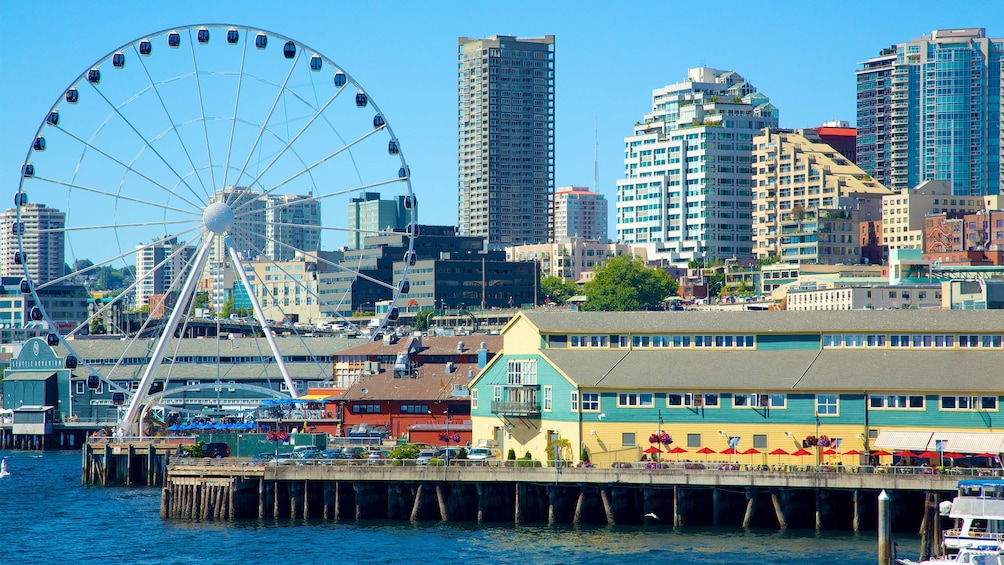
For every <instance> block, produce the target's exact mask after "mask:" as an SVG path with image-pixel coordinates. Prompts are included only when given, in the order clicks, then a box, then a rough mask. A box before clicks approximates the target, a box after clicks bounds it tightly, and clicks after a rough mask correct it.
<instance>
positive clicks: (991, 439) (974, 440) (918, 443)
mask: <svg viewBox="0 0 1004 565" xmlns="http://www.w3.org/2000/svg"><path fill="white" fill-rule="evenodd" d="M939 443H940V444H941V448H942V451H946V452H947V451H951V452H953V453H961V454H964V455H965V454H976V453H984V452H986V453H1002V452H1004V433H1000V434H998V433H991V432H907V431H898V430H889V431H882V432H879V436H878V438H877V439H876V440H875V442H874V443H872V446H873V447H877V448H880V449H909V450H911V451H937V450H938V445H939Z"/></svg>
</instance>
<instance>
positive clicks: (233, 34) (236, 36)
mask: <svg viewBox="0 0 1004 565" xmlns="http://www.w3.org/2000/svg"><path fill="white" fill-rule="evenodd" d="M240 38H241V34H240V32H239V31H237V29H236V28H230V29H228V30H227V43H229V44H231V45H233V44H235V43H237V42H238V41H239V40H240Z"/></svg>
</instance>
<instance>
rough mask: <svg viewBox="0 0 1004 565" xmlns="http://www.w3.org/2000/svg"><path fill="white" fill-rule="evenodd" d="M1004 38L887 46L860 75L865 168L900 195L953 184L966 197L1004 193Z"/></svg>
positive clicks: (942, 35)
mask: <svg viewBox="0 0 1004 565" xmlns="http://www.w3.org/2000/svg"><path fill="white" fill-rule="evenodd" d="M1002 58H1004V39H989V38H987V36H986V30H985V29H983V28H969V29H939V30H935V31H933V32H931V35H925V36H923V37H920V38H918V39H915V40H913V41H909V42H905V43H899V44H897V45H894V46H892V47H890V48H886V49H883V50H882V51H881V52H880V53H879V56H878V57H876V58H873V59H869V60H867V61H865V62H863V63H861V68H859V69H858V70H857V98H858V123H857V126H858V147H857V152H858V161H857V162H858V165H860V166H861V168H862V169H864V170H865V172H867V173H868V174H870V175H872V176H873V177H875V178H876V179H878V181H879V182H881V183H882V184H884V185H885V186H887V187H889V188H890V189H892V190H893V191H895V192H902V191H904V190H906V189H908V188H909V187H913V186H917V185H918V184H920V183H921V182H923V181H927V180H944V181H948V182H949V184H950V186H951V189H952V193H953V194H955V195H958V196H970V195H974V196H981V195H985V194H998V193H999V192H1000V190H1001V187H1002V186H1004V183H1002V178H1004V169H1002V167H1001V164H1002V162H1004V160H1002V155H1001V150H1002V147H1004V144H1002V140H1001V135H1002V127H1001V126H1002V124H1004V113H1002V112H1001V108H1002V106H1001V99H1002V90H1001V89H1002V84H1004V83H1002V80H1001V68H1002V67H1001V60H1002Z"/></svg>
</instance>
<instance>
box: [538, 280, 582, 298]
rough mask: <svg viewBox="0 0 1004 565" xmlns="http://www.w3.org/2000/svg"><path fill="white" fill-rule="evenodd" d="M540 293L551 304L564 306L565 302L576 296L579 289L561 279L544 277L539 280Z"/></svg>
mask: <svg viewBox="0 0 1004 565" xmlns="http://www.w3.org/2000/svg"><path fill="white" fill-rule="evenodd" d="M540 292H541V294H543V295H544V297H545V298H549V299H550V300H551V302H557V303H558V304H564V303H565V301H566V300H568V299H569V298H571V297H573V296H575V295H576V294H578V292H579V287H578V285H576V284H575V283H573V282H571V281H566V280H565V279H563V278H561V277H555V276H551V275H545V276H543V277H541V278H540Z"/></svg>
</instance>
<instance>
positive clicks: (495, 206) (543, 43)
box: [457, 35, 554, 249]
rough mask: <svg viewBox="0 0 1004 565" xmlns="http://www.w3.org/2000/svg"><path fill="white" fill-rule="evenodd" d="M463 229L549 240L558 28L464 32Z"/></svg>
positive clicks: (512, 241) (460, 82)
mask: <svg viewBox="0 0 1004 565" xmlns="http://www.w3.org/2000/svg"><path fill="white" fill-rule="evenodd" d="M457 45H458V47H457V50H458V54H459V55H458V72H457V106H458V108H457V110H458V116H457V169H458V170H457V173H458V179H457V180H458V197H459V199H458V211H459V221H460V233H461V235H465V236H473V237H482V238H484V239H485V241H486V242H487V244H488V246H489V248H493V249H502V248H503V247H505V246H507V245H516V244H525V243H545V242H547V240H548V239H549V238H550V237H551V233H552V226H551V224H550V213H549V205H550V203H551V198H552V196H553V193H554V36H553V35H546V36H544V37H539V38H516V37H512V36H507V35H495V36H491V37H489V38H486V39H474V38H468V37H461V38H459V39H458V40H457Z"/></svg>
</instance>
